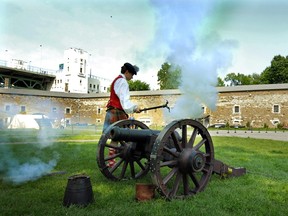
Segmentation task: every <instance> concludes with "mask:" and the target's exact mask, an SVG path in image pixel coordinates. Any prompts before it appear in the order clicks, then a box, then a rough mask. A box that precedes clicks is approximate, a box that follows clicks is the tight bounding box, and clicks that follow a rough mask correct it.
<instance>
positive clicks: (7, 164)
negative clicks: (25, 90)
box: [0, 97, 63, 184]
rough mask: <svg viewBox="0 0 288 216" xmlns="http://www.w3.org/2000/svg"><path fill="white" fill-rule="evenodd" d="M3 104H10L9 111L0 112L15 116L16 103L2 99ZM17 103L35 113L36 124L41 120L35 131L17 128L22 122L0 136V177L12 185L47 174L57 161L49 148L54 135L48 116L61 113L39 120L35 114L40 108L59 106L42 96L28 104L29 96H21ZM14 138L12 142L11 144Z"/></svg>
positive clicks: (57, 154)
mask: <svg viewBox="0 0 288 216" xmlns="http://www.w3.org/2000/svg"><path fill="white" fill-rule="evenodd" d="M30 100H31V99H30ZM3 103H5V104H10V105H11V109H10V111H9V112H7V111H6V112H5V113H4V112H3V113H2V115H3V116H6V117H7V116H10V117H11V119H12V118H13V117H15V116H17V115H16V114H17V113H18V110H19V105H18V104H16V102H14V101H3ZM20 104H25V105H26V106H27V107H28V108H29V110H33V112H34V113H38V114H37V116H38V117H37V118H38V119H36V120H40V121H37V123H38V124H39V126H40V123H41V122H42V126H40V129H39V130H36V129H26V128H21V125H22V124H19V128H17V127H16V129H9V131H8V130H7V131H6V130H3V133H2V135H1V137H0V179H2V180H3V181H5V182H10V183H13V184H22V183H25V182H27V181H34V180H37V179H39V178H41V177H42V176H44V175H47V174H49V173H50V172H51V171H52V170H53V169H54V168H55V167H56V165H57V162H58V160H59V153H57V152H56V151H55V149H54V148H53V147H52V145H53V144H54V140H55V139H56V138H57V133H56V131H57V130H55V129H53V128H51V127H50V124H49V122H53V120H52V119H54V118H55V117H59V116H61V113H59V115H58V114H57V113H52V114H54V116H53V115H51V116H49V118H48V117H47V116H46V117H45V118H44V117H43V119H41V117H40V119H39V116H41V114H40V113H41V112H40V111H42V110H43V107H47V108H48V110H52V107H54V108H56V110H63V109H62V108H61V107H59V106H58V104H54V103H52V102H51V101H50V100H45V99H44V100H42V101H38V103H31V101H29V99H25V97H23V98H22V100H21V102H20ZM49 107H50V109H49ZM27 116H28V117H30V116H33V115H27ZM35 116H36V115H35ZM30 120H31V119H30ZM44 120H45V121H44ZM44 123H45V124H44ZM8 126H9V124H8V125H6V127H8ZM12 128H14V127H12ZM14 130H15V131H14ZM6 132H7V133H6ZM15 140H16V143H14V142H15ZM15 144H17V145H15ZM51 147H52V148H51ZM22 148H23V149H25V150H22Z"/></svg>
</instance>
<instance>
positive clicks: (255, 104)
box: [0, 84, 288, 128]
mask: <svg viewBox="0 0 288 216" xmlns="http://www.w3.org/2000/svg"><path fill="white" fill-rule="evenodd" d="M218 91H219V94H218V103H217V109H216V110H214V111H211V110H209V109H205V113H204V114H205V115H210V118H209V121H210V122H209V123H210V124H214V123H219V122H223V123H225V124H226V123H228V124H229V125H233V124H240V125H243V126H246V125H247V124H250V125H251V126H253V127H263V126H264V124H266V125H267V126H269V127H270V128H271V127H275V122H277V121H278V122H280V123H281V124H284V125H288V117H287V115H288V84H283V85H262V86H260V85H259V86H250V87H249V86H246V87H245V88H244V87H243V86H241V87H239V88H237V87H221V88H218ZM180 96H181V93H180V92H179V91H178V90H165V91H143V92H131V99H132V101H133V102H135V103H137V104H139V106H140V107H141V108H145V107H151V106H157V105H162V104H165V102H166V100H168V101H169V106H170V107H171V108H172V107H173V106H174V104H175V102H176V100H177V99H178V98H179V97H180ZM108 99H109V94H107V93H102V94H73V93H60V92H58V93H57V92H46V91H36V90H23V89H22V90H19V89H0V101H1V102H0V119H1V120H2V121H1V122H2V123H1V124H2V126H3V125H4V126H5V125H7V124H8V123H9V121H10V120H11V118H12V117H13V116H14V115H15V114H19V113H22V114H34V113H43V114H45V115H47V116H48V117H49V118H51V119H53V120H55V121H60V120H61V119H64V120H65V121H66V122H67V123H69V124H77V123H79V124H96V125H102V124H103V121H104V118H105V110H106V108H105V106H106V103H107V101H108ZM274 105H277V106H279V113H275V112H273V106H274ZM235 106H238V108H239V112H238V113H235V112H234V111H235ZM7 107H8V108H7ZM21 107H22V110H21ZM23 107H25V111H23V109H24V108H23ZM167 112H168V110H167V109H157V110H149V111H147V112H142V113H140V114H133V115H131V117H134V118H135V119H138V120H141V121H148V120H149V123H148V124H149V126H151V125H157V126H159V125H161V126H162V125H166V124H167V123H169V120H167V118H166V117H167V116H168V113H167ZM167 121H168V122H167ZM146 123H147V122H146ZM273 123H274V124H273ZM0 126H1V125H0Z"/></svg>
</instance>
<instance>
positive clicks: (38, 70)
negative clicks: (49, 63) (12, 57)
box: [0, 60, 57, 75]
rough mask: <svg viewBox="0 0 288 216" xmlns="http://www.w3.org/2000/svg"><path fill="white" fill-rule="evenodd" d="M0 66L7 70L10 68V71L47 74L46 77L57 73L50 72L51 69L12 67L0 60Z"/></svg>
mask: <svg viewBox="0 0 288 216" xmlns="http://www.w3.org/2000/svg"><path fill="white" fill-rule="evenodd" d="M0 66H4V67H7V68H11V69H18V70H24V71H29V72H33V73H38V74H47V75H55V74H56V72H57V70H51V69H46V68H42V67H36V66H32V65H17V64H15V65H13V64H9V62H8V61H5V60H0Z"/></svg>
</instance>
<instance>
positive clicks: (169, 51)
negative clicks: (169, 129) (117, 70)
mask: <svg viewBox="0 0 288 216" xmlns="http://www.w3.org/2000/svg"><path fill="white" fill-rule="evenodd" d="M215 2H216V1H213V0H201V1H200V0H189V1H187V0H170V1H165V0H155V1H154V0H152V1H151V3H152V5H154V7H155V14H156V19H157V27H158V30H157V31H156V35H155V40H154V41H153V43H152V45H151V47H150V49H149V56H150V57H153V56H158V57H159V56H162V58H163V63H164V62H165V61H166V62H168V63H170V64H172V65H177V66H179V67H180V68H181V71H182V79H181V86H180V91H181V93H182V96H181V97H180V98H179V100H178V101H176V104H175V106H174V107H173V109H172V110H171V113H170V116H167V115H166V117H169V118H177V119H179V118H197V117H201V116H202V115H203V109H202V107H203V106H207V107H208V108H209V109H211V110H214V109H215V108H216V102H217V90H216V85H217V74H218V72H219V71H220V70H225V69H226V68H227V67H228V66H229V65H230V64H231V61H232V52H231V50H232V48H233V47H234V45H235V44H234V43H233V42H231V41H223V40H221V38H220V37H219V36H218V35H217V33H216V32H212V31H209V29H208V28H207V24H209V17H211V16H212V15H211V14H212V11H213V7H214V6H215Z"/></svg>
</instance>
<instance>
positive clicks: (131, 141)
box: [97, 119, 246, 199]
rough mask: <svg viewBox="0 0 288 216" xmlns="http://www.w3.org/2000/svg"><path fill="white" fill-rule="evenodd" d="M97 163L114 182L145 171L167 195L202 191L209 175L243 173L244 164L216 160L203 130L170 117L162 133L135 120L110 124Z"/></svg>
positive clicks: (208, 138) (198, 124)
mask: <svg viewBox="0 0 288 216" xmlns="http://www.w3.org/2000/svg"><path fill="white" fill-rule="evenodd" d="M111 150H113V151H112V152H114V154H112V155H111ZM109 152H110V154H109ZM111 161H113V163H112V165H111V163H109V162H111ZM97 164H98V166H99V168H100V171H101V172H102V173H103V175H104V176H105V177H107V179H110V180H116V181H117V180H122V179H130V178H133V179H139V178H141V177H143V176H145V175H146V174H147V173H148V172H149V171H150V172H151V176H152V180H153V184H154V185H155V186H156V188H157V190H158V192H159V193H160V194H161V195H162V196H164V197H165V198H167V199H173V198H183V197H189V196H192V195H194V194H196V193H198V192H201V191H203V190H204V189H205V187H206V186H207V184H208V182H209V179H210V177H211V175H212V174H213V173H216V174H218V175H220V176H221V177H230V176H240V175H243V174H244V173H246V169H245V168H233V167H230V166H228V165H226V164H224V163H223V162H221V161H219V160H216V159H215V158H214V147H213V142H212V139H211V136H210V134H209V132H208V131H207V129H206V128H205V127H204V126H203V125H202V124H201V123H200V122H198V121H196V120H192V119H182V120H175V121H172V122H171V123H170V124H168V125H167V126H166V127H165V128H164V129H163V130H162V131H158V130H151V129H149V128H148V126H146V125H145V124H143V123H142V122H140V121H137V120H121V121H118V122H115V123H114V124H112V125H111V126H109V127H108V128H107V129H106V131H105V132H104V133H103V134H102V136H101V138H100V140H99V143H98V149H97Z"/></svg>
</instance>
